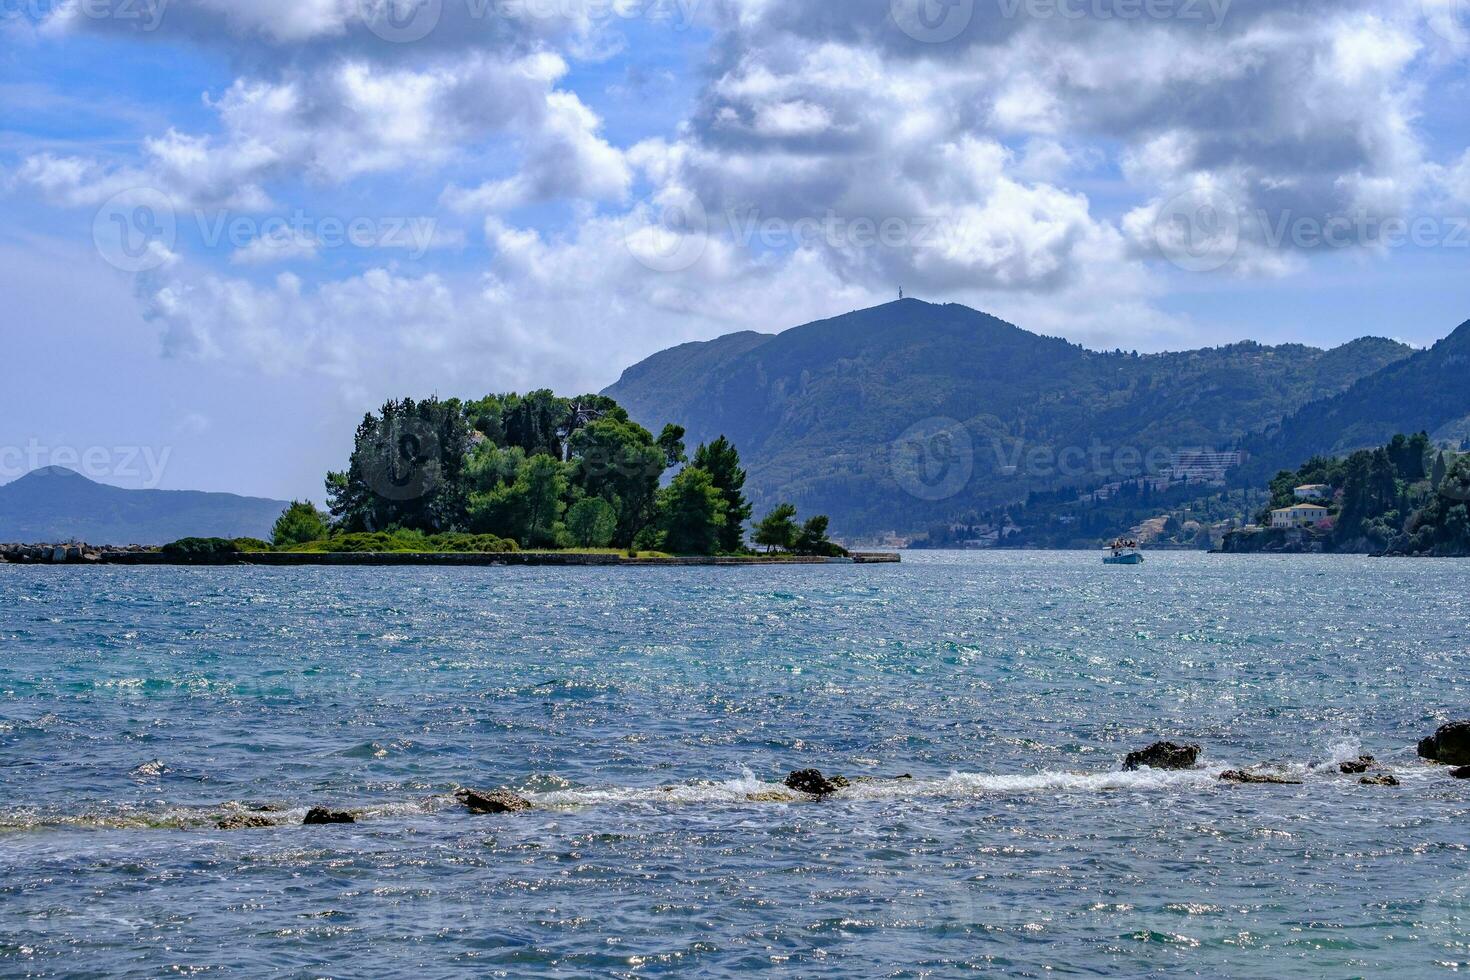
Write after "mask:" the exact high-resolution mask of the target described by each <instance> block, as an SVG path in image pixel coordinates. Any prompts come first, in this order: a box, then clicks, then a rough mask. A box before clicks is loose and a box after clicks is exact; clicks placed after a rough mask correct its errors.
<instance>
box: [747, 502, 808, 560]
mask: <svg viewBox="0 0 1470 980" xmlns="http://www.w3.org/2000/svg"><path fill="white" fill-rule="evenodd" d="M798 533H799V532H798V531H797V528H796V507H795V505H793V504H781V505H780V506H778V507H777V508H776V509H775V510H773V511H771V512H770V513H769V514H767V515H766V516H765V518H764V519H763V520H762V521H761V522H760V523H759V524H757V525H756V528H755V543H756V544H758V545H760V546H761V547H763V548H765V549H766V551H767V552H774V551H790V550H791V549H792V548H794V547H796V537H797V534H798Z"/></svg>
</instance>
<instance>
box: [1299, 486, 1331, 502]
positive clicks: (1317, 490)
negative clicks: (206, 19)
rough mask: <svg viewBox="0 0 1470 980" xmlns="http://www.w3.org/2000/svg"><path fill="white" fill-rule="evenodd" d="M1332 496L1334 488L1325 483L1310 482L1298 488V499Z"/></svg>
mask: <svg viewBox="0 0 1470 980" xmlns="http://www.w3.org/2000/svg"><path fill="white" fill-rule="evenodd" d="M1330 496H1332V488H1331V487H1329V486H1328V485H1327V484H1325V483H1308V484H1307V485H1306V486H1304V487H1297V488H1296V499H1298V500H1326V499H1327V498H1328V497H1330Z"/></svg>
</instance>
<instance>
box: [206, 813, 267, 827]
mask: <svg viewBox="0 0 1470 980" xmlns="http://www.w3.org/2000/svg"><path fill="white" fill-rule="evenodd" d="M275 825H276V822H275V821H274V820H272V819H271V818H270V817H262V816H260V815H259V814H256V813H232V814H230V815H229V816H228V817H222V818H220V819H219V820H218V821H217V822H216V823H215V825H214V826H215V828H216V829H218V830H264V829H266V828H267V827H274V826H275Z"/></svg>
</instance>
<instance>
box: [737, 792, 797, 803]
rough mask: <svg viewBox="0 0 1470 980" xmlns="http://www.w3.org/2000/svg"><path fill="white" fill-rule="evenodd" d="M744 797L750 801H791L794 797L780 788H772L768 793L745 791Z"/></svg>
mask: <svg viewBox="0 0 1470 980" xmlns="http://www.w3.org/2000/svg"><path fill="white" fill-rule="evenodd" d="M745 799H746V800H747V801H748V802H750V803H792V802H794V801H795V800H796V797H795V796H792V795H791V794H790V793H783V792H781V791H780V790H772V791H771V792H768V793H747V794H745Z"/></svg>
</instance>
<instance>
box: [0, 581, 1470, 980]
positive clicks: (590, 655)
mask: <svg viewBox="0 0 1470 980" xmlns="http://www.w3.org/2000/svg"><path fill="white" fill-rule="evenodd" d="M904 559H905V560H904V562H903V564H901V565H894V566H846V565H828V566H818V567H775V568H770V567H768V568H693V569H690V568H679V569H662V568H648V569H537V568H483V569H480V568H476V569H469V568H455V569H351V568H341V569H310V568H300V569H264V568H106V567H103V568H48V567H23V566H0V976H5V977H22V976H24V977H74V976H99V977H100V976H108V977H159V976H261V975H283V976H303V977H357V976H389V977H394V976H396V977H412V978H433V977H459V976H465V975H472V976H487V977H494V976H500V977H537V976H548V977H551V976H554V977H645V976H660V975H691V976H704V977H735V976H744V975H748V974H756V973H769V974H774V975H784V976H800V977H820V976H830V977H853V976H860V977H869V976H871V977H950V976H970V975H974V974H977V973H978V974H981V975H990V976H1014V977H1059V976H1082V977H1100V976H1107V977H1205V978H1220V977H1260V978H1267V977H1269V978H1290V977H1334V978H1337V977H1379V976H1389V975H1391V976H1394V977H1397V978H1412V977H1434V976H1443V975H1449V974H1453V973H1455V972H1457V971H1458V972H1462V973H1463V972H1467V971H1470V781H1457V780H1455V779H1453V778H1451V776H1450V774H1449V770H1447V769H1446V768H1443V767H1437V766H1431V765H1428V764H1426V763H1423V762H1421V761H1420V760H1419V759H1418V758H1417V755H1416V751H1415V747H1416V743H1417V741H1418V740H1419V739H1420V738H1422V737H1423V736H1425V735H1427V734H1430V733H1432V732H1433V731H1434V730H1435V729H1436V728H1437V727H1438V726H1439V725H1440V724H1443V723H1444V722H1446V721H1450V720H1455V719H1459V718H1466V717H1470V678H1467V666H1470V601H1467V596H1470V563H1467V562H1462V561H1433V560H1423V561H1419V560H1392V559H1389V560H1373V559H1368V558H1361V559H1360V558H1353V557H1314V556H1298V557H1267V556H1239V557H1236V556H1211V555H1206V554H1197V553H1167V554H1166V553H1157V554H1151V555H1149V560H1148V563H1147V564H1146V565H1143V566H1140V567H1136V568H1126V567H1124V568H1120V567H1109V566H1105V565H1104V564H1103V563H1102V560H1101V559H1102V555H1101V553H1096V554H1091V553H1047V552H1036V553H1026V552H1020V553H997V552H988V553H910V554H907V555H905V556H904ZM1160 739H1172V740H1174V741H1180V742H1191V743H1196V744H1198V745H1200V746H1201V747H1202V754H1201V756H1200V762H1199V766H1198V768H1196V769H1194V770H1188V771H1181V772H1155V771H1150V770H1143V771H1137V772H1125V771H1123V759H1124V756H1125V755H1126V754H1127V753H1128V752H1129V751H1131V750H1134V749H1139V748H1142V747H1144V746H1146V745H1148V744H1150V743H1152V742H1154V741H1157V740H1160ZM1364 754H1368V755H1372V756H1374V757H1375V758H1376V759H1377V761H1378V764H1379V765H1380V766H1381V767H1382V770H1381V771H1385V772H1389V773H1391V774H1393V775H1394V776H1395V777H1396V778H1397V779H1398V781H1399V783H1400V785H1398V786H1365V785H1362V784H1361V783H1360V781H1359V777H1358V776H1355V775H1353V776H1350V775H1344V774H1343V773H1342V772H1340V769H1339V764H1340V763H1341V762H1344V761H1348V760H1354V759H1357V758H1358V757H1359V756H1360V755H1364ZM1243 767H1254V768H1256V769H1257V771H1261V772H1272V773H1275V774H1277V775H1280V776H1282V777H1284V778H1289V779H1292V780H1295V781H1297V783H1298V784H1297V785H1284V786H1276V785H1262V786H1237V785H1230V784H1227V783H1223V782H1221V781H1220V780H1219V778H1218V777H1219V774H1220V773H1221V772H1222V771H1224V770H1227V769H1235V768H1243ZM808 768H816V769H820V770H821V771H822V772H823V773H825V774H827V775H828V776H829V777H830V776H834V775H841V776H843V777H845V778H846V779H847V780H848V781H849V786H848V787H847V788H846V789H842V790H840V791H839V792H837V793H836V794H833V795H831V796H829V797H826V798H823V799H816V798H810V797H806V796H801V795H798V794H794V793H792V792H790V791H789V790H786V789H785V787H784V786H783V785H782V783H783V780H784V779H785V777H786V775H787V774H788V773H789V772H791V771H792V770H798V769H808ZM465 787H473V788H476V789H480V790H495V789H508V790H512V791H514V792H516V793H518V794H521V795H522V796H523V797H525V798H526V799H527V800H528V801H530V802H531V803H532V804H533V806H534V809H532V810H530V811H528V812H525V813H518V814H506V815H500V816H479V815H475V814H472V813H470V812H469V811H468V810H467V809H466V808H465V807H464V806H463V805H461V804H460V803H459V802H458V800H457V799H456V796H455V794H456V792H457V791H458V790H459V789H461V788H465ZM313 807H325V808H328V809H332V810H341V811H350V812H352V813H353V814H354V816H355V817H356V822H355V823H351V824H335V825H329V826H303V825H302V819H303V817H304V816H305V815H306V813H307V812H308V810H309V809H310V808H313ZM242 816H251V817H254V818H256V820H255V821H254V822H257V823H265V824H270V825H269V826H262V827H258V828H254V829H239V830H222V829H220V828H219V824H220V822H221V821H222V820H227V819H228V818H231V817H236V818H239V817H242Z"/></svg>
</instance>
